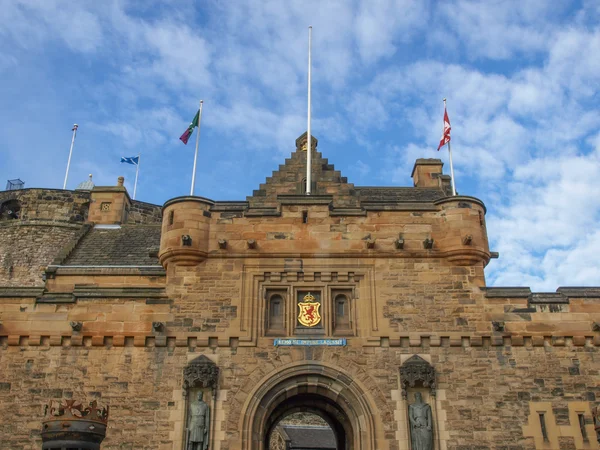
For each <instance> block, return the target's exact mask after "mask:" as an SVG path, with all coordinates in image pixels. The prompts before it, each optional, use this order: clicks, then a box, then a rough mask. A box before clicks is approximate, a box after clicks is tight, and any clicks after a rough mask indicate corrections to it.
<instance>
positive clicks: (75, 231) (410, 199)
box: [0, 140, 600, 450]
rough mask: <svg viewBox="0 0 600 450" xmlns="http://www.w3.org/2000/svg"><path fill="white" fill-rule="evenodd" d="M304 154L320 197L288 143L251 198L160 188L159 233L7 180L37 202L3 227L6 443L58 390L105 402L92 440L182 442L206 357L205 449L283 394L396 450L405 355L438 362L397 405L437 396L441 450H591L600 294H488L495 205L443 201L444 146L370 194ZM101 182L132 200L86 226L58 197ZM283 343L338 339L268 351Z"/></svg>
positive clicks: (32, 444) (0, 394)
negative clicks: (187, 240) (410, 178)
mask: <svg viewBox="0 0 600 450" xmlns="http://www.w3.org/2000/svg"><path fill="white" fill-rule="evenodd" d="M298 145H299V147H300V148H301V147H302V140H300V141H299V143H298ZM315 145H316V144H315ZM314 161H315V164H316V165H315V180H314V182H315V188H316V190H315V197H314V198H311V199H306V198H305V197H303V196H301V195H299V194H301V192H299V189H301V187H302V186H301V182H302V174H303V173H304V168H303V167H302V165H303V163H304V164H305V153H302V151H301V150H300V153H299V152H295V153H294V154H293V155H292V156H291V158H289V159H288V160H287V161H286V164H285V165H282V166H281V167H280V170H278V171H277V172H275V173H274V174H273V176H271V177H269V179H267V182H266V183H265V184H264V185H261V186H260V189H259V190H258V191H257V192H256V193H255V195H253V196H252V197H249V198H248V199H247V201H246V202H218V201H217V202H215V201H212V200H208V199H203V198H201V197H181V198H177V199H173V200H171V201H169V202H167V204H166V205H165V207H164V211H163V213H164V214H163V215H162V224H161V227H160V235H159V234H158V229H155V227H156V225H153V224H155V223H156V220H157V219H158V217H160V214H159V212H157V211H159V208H158V207H154V206H153V205H148V204H140V203H139V202H134V201H131V200H130V199H129V198H128V195H127V194H126V192H125V191H124V190H123V189H120V188H119V187H114V188H113V187H111V188H107V189H102V188H99V189H97V190H95V191H92V193H91V194H90V193H89V192H88V193H86V194H83V193H82V194H79V193H69V192H68V191H58V194H56V196H54V194H53V193H52V192H53V191H51V190H44V192H43V193H42V192H38V193H37V194H36V195H38V194H39V195H42V197H41V198H37V197H35V198H34V196H33V194H32V192H30V193H21V194H19V195H21V197H19V198H22V199H23V211H24V212H23V214H24V215H25V214H27V217H28V218H27V219H25V218H23V219H15V220H12V221H4V220H3V221H0V414H1V415H2V417H10V418H11V420H5V421H0V441H1V442H2V445H3V447H2V448H7V449H12V448H14V449H23V448H40V444H41V437H40V434H39V430H40V423H41V421H42V418H43V408H42V406H43V405H44V404H45V403H47V401H48V400H49V399H52V398H55V399H59V398H63V397H65V398H90V397H93V398H99V399H101V400H102V401H103V402H104V403H108V404H110V407H111V418H110V424H109V428H108V430H107V436H106V439H105V440H104V442H103V444H102V445H103V447H102V448H103V449H125V448H131V449H134V448H145V449H166V448H168V449H181V448H182V446H183V442H184V436H185V426H184V424H185V409H186V406H185V405H186V403H185V402H186V400H185V396H184V394H183V392H182V391H183V389H182V387H183V386H184V385H186V383H185V378H184V374H185V373H186V372H185V370H186V367H187V368H189V367H190V363H191V362H193V361H194V360H196V358H198V357H200V360H197V361H204V362H207V361H210V363H211V364H214V366H212V365H211V366H210V367H214V368H218V370H216V369H215V370H214V371H213V372H211V373H213V374H216V375H215V376H214V377H213V378H211V382H210V383H205V384H203V383H195V382H194V383H191V382H190V381H189V380H188V383H187V385H186V386H187V388H191V389H196V388H202V389H205V390H206V393H205V394H206V396H207V397H206V401H207V403H210V407H211V411H214V424H213V425H212V426H213V429H212V430H211V436H213V438H214V443H213V447H212V448H213V449H214V450H220V449H230V450H234V449H249V448H252V446H253V445H254V446H256V440H257V439H259V440H260V435H261V433H264V432H265V430H264V429H258V428H256V427H257V423H259V422H260V420H259V419H260V415H261V414H263V413H264V414H266V413H265V411H280V410H281V409H284V410H285V408H288V410H289V411H292V410H293V407H295V406H298V407H299V408H302V407H304V408H307V409H308V408H316V409H317V410H318V411H317V412H319V413H321V414H323V415H324V416H325V417H327V418H329V419H332V418H333V419H335V420H339V421H340V422H339V423H341V424H342V425H344V426H347V427H350V429H352V430H355V431H354V432H355V436H356V438H357V439H359V440H360V444H361V445H362V448H365V449H378V450H379V449H381V450H400V449H403V450H404V449H408V448H409V426H408V420H407V416H406V414H407V400H406V399H405V398H404V397H403V395H402V394H403V393H402V387H401V378H400V367H402V366H403V364H404V363H406V361H408V360H409V359H410V358H411V357H413V358H414V357H415V355H418V356H417V357H418V358H421V360H422V361H426V362H427V364H430V365H431V367H432V368H434V369H435V379H434V381H435V392H433V390H432V389H430V388H431V385H430V384H428V386H422V384H423V383H422V380H421V382H420V383H419V382H416V383H414V386H411V385H410V383H405V386H404V387H405V388H406V390H407V391H408V394H409V395H408V398H409V399H412V398H413V397H414V393H415V390H419V389H421V391H420V392H422V393H423V394H424V395H427V396H429V397H427V398H425V399H424V400H425V401H426V402H427V403H429V404H430V405H431V406H432V413H433V419H434V422H435V424H436V428H435V430H434V433H433V434H434V440H435V441H436V444H435V448H439V449H440V450H446V449H484V448H489V449H500V448H502V449H515V450H516V449H533V448H563V447H564V448H577V449H579V448H593V447H585V446H584V443H583V442H584V441H583V438H582V437H581V429H580V427H579V421H578V420H579V419H578V417H579V416H578V414H583V415H584V419H585V427H586V428H585V429H586V430H587V431H588V436H589V438H590V439H591V438H592V436H593V433H594V431H593V424H592V422H591V407H592V406H593V402H596V401H597V399H598V398H600V388H599V387H598V376H599V374H600V364H599V362H598V349H599V346H600V336H599V335H598V331H597V330H595V329H594V328H593V327H594V323H597V322H600V309H599V303H598V298H597V297H598V296H597V292H598V289H597V288H560V290H559V292H558V293H556V294H554V293H552V294H543V295H541V294H536V293H533V294H532V293H531V291H530V290H529V289H528V288H486V287H485V278H484V265H485V263H486V262H487V260H488V259H489V255H490V252H489V248H488V241H487V232H486V229H485V207H484V206H483V205H482V203H481V202H480V201H478V200H476V199H472V198H470V197H457V198H454V199H447V198H446V197H445V194H444V189H445V188H444V186H445V185H444V184H443V183H442V184H440V183H441V181H442V178H441V177H440V176H439V175H436V176H433V175H432V174H438V173H439V171H437V172H436V170H438V167H437V166H436V165H439V163H437V162H435V163H432V164H423V167H424V169H423V170H420V173H419V177H420V181H418V182H419V183H426V184H427V185H430V184H431V185H432V186H433V187H417V188H361V187H355V186H353V185H352V184H350V183H348V182H347V180H345V179H344V177H342V176H341V174H340V173H339V172H338V171H336V170H335V169H334V167H333V166H332V165H331V164H329V163H328V161H327V160H326V159H324V158H322V156H321V155H320V154H317V155H316V157H315V158H314ZM429 169H431V170H429ZM434 169H435V170H434ZM439 169H441V165H440V167H439ZM298 171H299V172H298ZM435 186H437V187H435ZM440 186H441V187H440ZM31 191H34V190H31ZM95 193H101V194H102V195H103V196H104V197H103V199H104V200H106V201H109V200H111V199H112V205H111V207H113V206H115V205H116V204H117V203H118V204H119V205H120V206H119V207H122V208H123V209H122V210H117V211H116V212H115V211H114V210H112V209H109V211H106V214H104V213H102V212H101V211H99V210H98V211H96V212H95V213H94V214H96V216H97V217H98V218H99V219H100V220H105V221H106V223H113V222H117V221H119V220H121V219H122V218H123V217H125V218H126V219H127V223H124V224H121V225H122V228H121V229H120V230H106V231H100V230H92V231H89V232H88V233H83V234H82V227H83V224H84V222H83V219H81V220H79V221H74V223H73V221H71V217H72V216H73V215H76V214H75V212H74V211H80V210H77V208H79V207H77V208H76V207H75V206H68V207H66V206H64V205H63V206H56V205H54V203H53V202H58V203H60V202H64V203H67V202H66V201H64V200H54V197H56V198H57V199H58V198H59V197H60V199H64V198H67V199H68V198H72V199H73V201H72V202H68V203H69V205H72V204H74V203H78V202H79V203H81V204H83V203H82V202H84V201H85V200H86V198H87V199H89V196H90V195H95ZM2 195H6V194H4V193H2ZM11 195H16V194H11ZM69 195H71V197H69ZM86 195H87V196H88V197H86ZM27 196H29V197H27ZM46 198H48V199H47V200H44V199H46ZM117 200H118V201H117ZM28 202H29V203H28ZM45 202H48V203H49V205H50V206H48V205H45ZM52 205H54V206H52ZM32 208H33V209H32ZM35 208H40V212H39V213H38V212H36V211H34V209H35ZM61 208H63V209H61ZM64 208H66V209H64ZM69 208H71V209H69ZM111 211H112V212H111ZM109 213H110V214H109ZM112 213H114V214H112ZM103 214H104V215H103ZM80 215H81V216H82V217H83V216H84V215H85V214H80ZM33 216H36V217H42V216H43V217H44V220H46V221H47V222H44V223H42V222H41V221H39V222H38V223H36V224H35V225H34V224H33V223H31V220H30V219H31V218H32V217H33ZM27 220H29V222H27ZM96 231H97V232H96ZM115 231H117V233H115ZM155 231H156V233H155ZM110 233H114V234H112V235H111V234H110ZM117 235H118V236H120V237H121V238H123V239H113V238H114V237H115V236H117ZM182 235H189V236H190V237H191V245H190V246H189V247H185V248H184V247H183V246H182V239H181V236H182ZM465 235H469V236H471V237H472V239H471V241H470V242H469V243H468V245H467V244H465V243H464V236H465ZM158 238H160V240H159V239H158ZM399 239H401V240H402V241H403V245H401V246H398V245H397V243H398V240H399ZM426 239H433V242H434V245H433V247H432V248H431V249H424V248H423V241H424V240H426ZM219 240H224V241H226V242H227V245H226V246H223V245H221V246H219ZM368 242H373V243H374V245H373V246H372V248H368V245H367V243H368ZM69 246H71V247H73V246H74V248H71V247H69ZM159 246H160V250H158V247H159ZM151 247H156V248H155V249H154V250H153V249H152V248H151ZM65 248H69V251H68V252H66V253H67V254H66V255H65V256H64V258H63V259H61V262H60V264H58V267H53V268H52V267H51V268H50V269H48V270H47V271H46V272H45V273H46V275H47V276H48V279H47V280H46V281H45V282H44V281H43V280H42V278H41V277H40V276H39V275H41V274H42V273H44V268H45V267H46V266H47V265H48V264H51V263H52V262H53V261H54V260H55V259H56V258H58V257H59V255H62V254H64V249H65ZM61 252H63V253H61ZM6 255H9V256H10V258H12V261H13V263H11V264H8V265H7V263H6V261H7V256H6ZM157 255H160V256H159V257H160V260H161V261H162V263H163V265H164V266H166V268H165V269H163V268H162V267H161V266H159V265H158V263H157V261H158V260H157ZM2 258H4V259H2ZM11 265H12V267H13V269H12V272H11V270H10V267H11ZM98 265H99V267H97V266H98ZM146 265H149V266H150V267H140V266H146ZM91 266H94V267H91ZM128 266H132V267H128ZM16 268H18V270H16ZM32 286H33V287H35V286H38V287H37V288H35V289H32V288H31V287H32ZM308 292H311V293H313V294H317V293H318V294H319V296H318V297H319V301H320V302H321V303H320V309H319V313H320V315H321V321H320V322H319V326H318V327H316V328H310V327H304V328H302V327H299V326H298V325H297V320H296V319H297V318H296V316H297V313H298V306H297V299H298V298H303V297H304V295H306V293H308ZM270 299H274V300H273V302H272V303H269V302H270V301H271V300H270ZM275 301H280V302H281V303H275ZM338 301H339V302H341V303H338ZM344 301H346V303H343V302H344ZM275 304H277V305H279V306H280V307H281V308H280V310H279V311H282V313H281V314H282V316H281V321H280V322H277V321H276V320H275V319H277V317H273V315H274V313H272V310H271V309H269V308H270V306H269V305H275ZM340 305H342V306H340ZM340 311H345V312H340ZM336 314H337V315H336ZM344 314H347V316H344ZM275 316H276V315H275ZM71 322H73V323H78V324H81V327H80V328H79V329H74V328H73V327H71V325H70V323H71ZM494 323H496V324H503V326H502V327H494V325H493V324H494ZM157 324H160V327H158V326H157ZM291 337H294V338H301V339H329V340H331V341H334V340H336V341H339V342H341V340H342V339H345V344H346V345H345V346H310V347H309V346H277V347H276V346H275V345H274V340H275V339H276V338H291ZM188 371H189V369H188ZM188 378H189V377H188ZM428 380H429V379H428ZM428 383H429V381H428ZM434 393H435V397H434V396H433V394H434ZM307 399H308V400H307ZM288 401H289V403H286V402H288ZM294 401H297V402H299V403H298V404H297V405H295V404H294V403H293V402H294ZM410 401H412V400H410ZM278 402H279V403H278ZM336 405H337V406H340V409H339V410H338V409H335V408H336ZM270 408H271V409H270ZM278 408H279V409H278ZM540 411H541V412H543V414H544V420H545V421H546V424H547V428H548V433H549V436H548V441H544V439H543V436H542V431H541V428H540V418H539V414H540ZM340 417H342V419H340ZM267 419H268V417H266V418H265V420H267ZM335 420H334V422H335ZM342 428H343V427H342ZM359 429H360V433H359V432H358V430H359ZM257 436H258V437H257ZM544 442H551V443H552V444H551V445H555V447H548V446H546V447H544V445H546V444H544ZM548 445H550V444H548ZM586 445H587V444H586ZM357 446H358V445H356V446H355V448H356V447H357Z"/></svg>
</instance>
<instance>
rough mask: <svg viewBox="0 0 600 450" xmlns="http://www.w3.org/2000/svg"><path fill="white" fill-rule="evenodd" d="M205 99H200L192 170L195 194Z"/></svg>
mask: <svg viewBox="0 0 600 450" xmlns="http://www.w3.org/2000/svg"><path fill="white" fill-rule="evenodd" d="M203 103H204V100H200V111H199V112H198V134H197V135H196V153H195V154H194V168H193V171H192V189H191V190H190V195H194V185H195V184H196V161H197V160H198V144H199V143H200V121H201V120H202V104H203Z"/></svg>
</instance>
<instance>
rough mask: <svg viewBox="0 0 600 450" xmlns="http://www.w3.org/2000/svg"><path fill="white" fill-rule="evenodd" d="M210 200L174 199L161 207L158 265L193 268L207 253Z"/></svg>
mask: <svg viewBox="0 0 600 450" xmlns="http://www.w3.org/2000/svg"><path fill="white" fill-rule="evenodd" d="M213 205H214V202H213V201H212V200H209V199H207V198H204V197H193V196H186V197H176V198H173V199H171V200H169V201H167V202H166V203H165V204H164V206H163V222H162V233H161V238H160V252H159V254H158V257H159V259H160V263H161V264H162V265H163V266H164V267H165V269H166V268H167V266H168V265H169V264H170V263H175V264H178V265H182V266H193V265H196V264H199V263H200V262H202V261H203V260H204V259H205V258H206V255H207V253H208V236H209V230H210V217H211V212H210V208H211V206H213Z"/></svg>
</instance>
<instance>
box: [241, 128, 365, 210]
mask: <svg viewBox="0 0 600 450" xmlns="http://www.w3.org/2000/svg"><path fill="white" fill-rule="evenodd" d="M306 145H307V134H306V133H304V134H302V135H301V136H300V137H299V138H298V139H296V150H295V151H294V152H293V153H292V155H291V157H290V158H287V159H286V160H285V164H282V165H280V166H279V169H278V170H275V171H274V172H273V174H272V175H271V176H270V177H268V178H267V180H266V181H265V183H262V184H261V185H260V187H259V188H258V189H257V190H255V191H254V192H253V194H252V196H249V197H247V201H248V203H249V207H250V209H251V210H252V209H255V210H264V209H270V208H277V207H278V206H279V205H280V204H281V203H282V202H284V203H286V202H290V201H293V200H294V198H295V197H298V196H302V197H303V198H305V199H306V197H307V196H305V190H306ZM317 145H318V140H317V139H316V138H315V137H314V136H313V137H312V147H313V158H312V189H311V191H312V195H310V199H311V201H312V202H319V203H320V202H324V203H325V202H327V203H331V204H332V206H333V207H335V208H358V207H359V198H358V195H357V193H356V191H355V189H354V185H353V184H352V183H348V180H347V179H346V177H343V176H342V174H341V173H340V171H339V170H335V167H334V166H333V164H329V161H328V160H327V158H323V156H322V155H321V153H319V152H318V151H317Z"/></svg>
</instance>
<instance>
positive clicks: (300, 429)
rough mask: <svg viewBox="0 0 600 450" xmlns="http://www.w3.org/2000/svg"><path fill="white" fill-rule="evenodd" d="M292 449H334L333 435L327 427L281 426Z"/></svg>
mask: <svg viewBox="0 0 600 450" xmlns="http://www.w3.org/2000/svg"><path fill="white" fill-rule="evenodd" d="M282 428H283V430H284V431H285V432H286V434H287V435H288V437H289V438H290V440H291V447H290V448H292V449H333V450H334V449H335V448H336V445H335V435H334V434H333V431H332V430H331V428H329V427H316V426H297V425H283V426H282Z"/></svg>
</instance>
